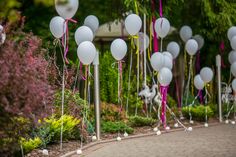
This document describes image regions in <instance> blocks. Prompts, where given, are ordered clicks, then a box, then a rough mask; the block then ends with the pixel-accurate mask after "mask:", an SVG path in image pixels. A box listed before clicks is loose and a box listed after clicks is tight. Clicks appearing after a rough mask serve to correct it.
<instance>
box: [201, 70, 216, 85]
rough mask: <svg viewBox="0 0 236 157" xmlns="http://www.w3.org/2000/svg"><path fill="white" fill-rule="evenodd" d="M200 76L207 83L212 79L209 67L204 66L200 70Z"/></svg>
mask: <svg viewBox="0 0 236 157" xmlns="http://www.w3.org/2000/svg"><path fill="white" fill-rule="evenodd" d="M200 76H201V78H202V80H203V81H204V82H205V83H208V82H210V81H211V80H212V79H213V71H212V70H211V68H208V67H204V68H202V69H201V71H200Z"/></svg>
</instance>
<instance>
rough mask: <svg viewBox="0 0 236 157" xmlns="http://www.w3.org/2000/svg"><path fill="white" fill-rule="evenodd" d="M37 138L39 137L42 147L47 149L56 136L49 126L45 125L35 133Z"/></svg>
mask: <svg viewBox="0 0 236 157" xmlns="http://www.w3.org/2000/svg"><path fill="white" fill-rule="evenodd" d="M33 134H34V136H35V137H39V138H40V139H41V142H42V147H43V148H46V147H47V144H49V143H50V142H52V138H53V136H54V132H52V131H51V128H50V125H49V124H43V125H42V126H40V127H39V128H37V130H36V132H34V133H33Z"/></svg>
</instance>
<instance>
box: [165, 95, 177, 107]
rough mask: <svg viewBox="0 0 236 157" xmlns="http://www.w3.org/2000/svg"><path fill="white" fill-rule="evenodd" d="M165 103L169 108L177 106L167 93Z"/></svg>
mask: <svg viewBox="0 0 236 157" xmlns="http://www.w3.org/2000/svg"><path fill="white" fill-rule="evenodd" d="M167 103H168V106H169V107H170V108H173V107H177V102H176V101H175V99H173V98H172V97H171V96H170V95H169V94H168V95H167Z"/></svg>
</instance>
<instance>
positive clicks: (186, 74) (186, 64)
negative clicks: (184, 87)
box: [184, 50, 188, 78]
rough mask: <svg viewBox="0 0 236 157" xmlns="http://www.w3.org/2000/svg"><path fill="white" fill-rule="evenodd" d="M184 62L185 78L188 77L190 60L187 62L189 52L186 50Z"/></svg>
mask: <svg viewBox="0 0 236 157" xmlns="http://www.w3.org/2000/svg"><path fill="white" fill-rule="evenodd" d="M184 63H185V78H187V77H188V62H187V52H186V50H184Z"/></svg>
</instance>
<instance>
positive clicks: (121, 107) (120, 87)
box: [118, 61, 123, 114]
mask: <svg viewBox="0 0 236 157" xmlns="http://www.w3.org/2000/svg"><path fill="white" fill-rule="evenodd" d="M118 68H119V74H120V78H119V80H120V85H119V99H120V114H121V112H122V109H123V103H122V61H119V63H118Z"/></svg>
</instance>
